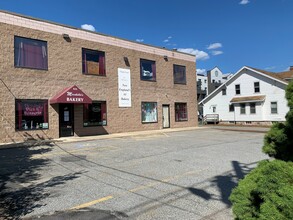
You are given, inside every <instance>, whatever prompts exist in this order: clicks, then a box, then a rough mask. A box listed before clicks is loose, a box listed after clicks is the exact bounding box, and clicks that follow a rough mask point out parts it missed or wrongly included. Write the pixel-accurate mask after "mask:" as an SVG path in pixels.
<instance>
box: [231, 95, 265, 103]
mask: <svg viewBox="0 0 293 220" xmlns="http://www.w3.org/2000/svg"><path fill="white" fill-rule="evenodd" d="M265 99H266V96H265V95H259V96H243V97H234V98H233V99H231V101H230V102H231V103H232V104H235V103H247V102H263V101H264V100H265Z"/></svg>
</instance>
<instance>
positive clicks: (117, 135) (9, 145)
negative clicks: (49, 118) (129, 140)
mask: <svg viewBox="0 0 293 220" xmlns="http://www.w3.org/2000/svg"><path fill="white" fill-rule="evenodd" d="M203 128H204V127H185V128H167V129H160V130H147V131H134V132H125V133H114V134H105V135H94V136H82V137H78V136H71V137H63V138H56V139H50V140H31V141H27V142H15V143H0V150H1V149H7V148H15V147H16V148H17V147H31V146H40V145H45V144H49V143H54V142H62V143H70V142H84V141H93V140H104V139H111V138H123V137H132V136H145V135H157V134H164V133H168V132H178V131H188V130H196V129H203ZM206 128H207V127H206Z"/></svg>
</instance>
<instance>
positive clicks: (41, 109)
mask: <svg viewBox="0 0 293 220" xmlns="http://www.w3.org/2000/svg"><path fill="white" fill-rule="evenodd" d="M15 128H16V130H36V129H48V128H49V124H48V100H24V99H21V100H20V99H17V100H16V101H15Z"/></svg>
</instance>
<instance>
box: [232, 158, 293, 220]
mask: <svg viewBox="0 0 293 220" xmlns="http://www.w3.org/2000/svg"><path fill="white" fill-rule="evenodd" d="M230 201H231V202H232V204H233V207H232V209H233V213H234V215H235V217H236V219H238V220H242V219H245V220H248V219H251V220H252V219H264V220H268V219H275V220H282V219H288V220H289V219H290V220H292V219H293V163H292V162H284V161H281V160H274V161H262V162H260V163H259V165H258V167H257V168H255V169H254V170H253V171H251V172H250V173H249V174H248V175H247V176H246V177H245V178H244V179H243V180H241V181H240V182H239V185H238V187H237V188H235V189H234V190H233V191H232V194H231V196H230Z"/></svg>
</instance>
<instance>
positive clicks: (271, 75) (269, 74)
mask: <svg viewBox="0 0 293 220" xmlns="http://www.w3.org/2000/svg"><path fill="white" fill-rule="evenodd" d="M243 70H250V71H252V72H254V73H257V74H259V75H261V76H264V77H267V78H269V79H273V80H276V81H277V82H279V83H281V84H284V85H288V82H287V81H285V80H284V79H283V78H282V77H280V76H279V75H278V74H277V73H272V72H268V71H265V70H260V69H256V68H252V67H248V66H243V67H242V68H241V69H240V70H238V71H237V72H236V73H235V74H234V75H233V76H232V77H231V78H230V79H228V80H227V81H226V82H225V83H223V84H222V85H221V86H219V87H218V88H217V89H216V90H214V91H213V92H212V93H211V94H209V95H208V96H207V97H206V98H204V99H203V100H201V101H200V102H199V104H201V105H203V104H204V103H205V102H206V101H208V100H210V99H211V98H212V97H214V95H215V94H217V93H219V92H220V91H221V90H222V88H225V87H226V84H229V82H230V81H232V80H234V79H235V78H237V77H239V76H240V74H241V72H242V71H243Z"/></svg>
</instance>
